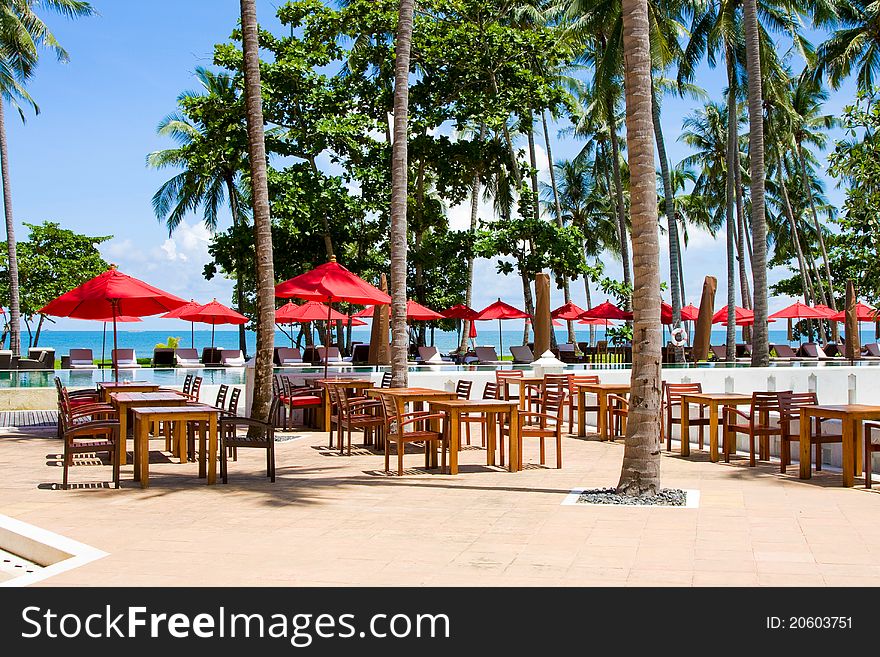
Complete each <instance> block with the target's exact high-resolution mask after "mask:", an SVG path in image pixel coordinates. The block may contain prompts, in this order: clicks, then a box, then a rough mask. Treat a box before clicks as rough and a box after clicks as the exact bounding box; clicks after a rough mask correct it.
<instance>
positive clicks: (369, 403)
mask: <svg viewBox="0 0 880 657" xmlns="http://www.w3.org/2000/svg"><path fill="white" fill-rule="evenodd" d="M381 406H382V402H381V401H379V400H378V399H366V398H365V399H358V400H357V401H354V402H349V404H348V407H349V408H376V407H381Z"/></svg>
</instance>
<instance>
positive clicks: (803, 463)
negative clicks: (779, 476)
mask: <svg viewBox="0 0 880 657" xmlns="http://www.w3.org/2000/svg"><path fill="white" fill-rule="evenodd" d="M812 422H813V418H811V417H810V416H809V415H807V414H806V413H804V412H803V411H801V419H800V422H798V424H800V432H801V435H800V439H799V441H798V442H799V444H798V451H799V455H798V466H799V468H800V474H799V477H800V478H801V479H809V478H810V477H811V476H812V468H811V467H810V426H811V424H812ZM844 424H846V422H845V421H844Z"/></svg>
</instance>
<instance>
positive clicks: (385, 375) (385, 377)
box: [379, 372, 391, 388]
mask: <svg viewBox="0 0 880 657" xmlns="http://www.w3.org/2000/svg"><path fill="white" fill-rule="evenodd" d="M379 387H380V388H390V387H391V372H382V382H381V383H380V384H379Z"/></svg>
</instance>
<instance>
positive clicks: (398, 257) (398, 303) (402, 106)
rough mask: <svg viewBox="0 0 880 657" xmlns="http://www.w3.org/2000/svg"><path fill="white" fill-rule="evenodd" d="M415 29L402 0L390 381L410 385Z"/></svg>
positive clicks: (409, 1)
mask: <svg viewBox="0 0 880 657" xmlns="http://www.w3.org/2000/svg"><path fill="white" fill-rule="evenodd" d="M412 30H413V0H400V3H399V5H398V13H397V34H396V36H395V40H394V51H395V59H394V141H393V143H392V145H391V377H392V383H391V385H392V386H394V387H398V388H405V387H406V385H407V364H406V360H407V347H408V345H407V343H408V339H407V329H406V258H407V246H408V245H407V220H406V201H407V191H408V189H407V188H408V180H409V165H408V160H407V148H408V145H409V136H408V129H407V125H408V111H409V60H410V50H411V48H412Z"/></svg>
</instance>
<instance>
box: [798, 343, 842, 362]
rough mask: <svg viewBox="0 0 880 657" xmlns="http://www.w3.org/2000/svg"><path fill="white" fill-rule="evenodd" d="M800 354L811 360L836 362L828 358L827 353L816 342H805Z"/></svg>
mask: <svg viewBox="0 0 880 657" xmlns="http://www.w3.org/2000/svg"><path fill="white" fill-rule="evenodd" d="M798 354H799V355H800V356H801V357H803V358H806V359H809V360H835V359H834V358H831V357H830V356H828V355H827V354H826V353H825V351H824V350H823V349H822V347H820V346H819V345H818V344H816V343H815V342H805V343H803V344H802V345H801V348H800V350H799V351H798Z"/></svg>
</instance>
